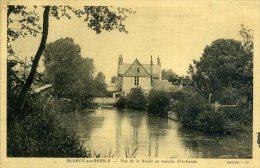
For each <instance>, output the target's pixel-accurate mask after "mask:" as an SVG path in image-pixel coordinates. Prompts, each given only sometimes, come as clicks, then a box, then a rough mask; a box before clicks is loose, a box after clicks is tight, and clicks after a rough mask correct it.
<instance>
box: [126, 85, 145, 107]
mask: <svg viewBox="0 0 260 168" xmlns="http://www.w3.org/2000/svg"><path fill="white" fill-rule="evenodd" d="M145 106H146V99H145V96H144V92H143V90H142V89H141V88H132V89H131V91H130V93H129V95H128V96H127V108H131V109H134V110H143V109H145Z"/></svg>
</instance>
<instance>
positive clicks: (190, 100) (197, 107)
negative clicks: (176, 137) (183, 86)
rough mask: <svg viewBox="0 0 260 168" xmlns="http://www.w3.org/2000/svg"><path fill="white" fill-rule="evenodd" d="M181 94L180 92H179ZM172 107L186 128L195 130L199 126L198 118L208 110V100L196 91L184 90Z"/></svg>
mask: <svg viewBox="0 0 260 168" xmlns="http://www.w3.org/2000/svg"><path fill="white" fill-rule="evenodd" d="M178 92H180V91H178ZM181 92H182V93H181V94H179V95H181V96H178V98H176V99H175V100H174V101H173V102H172V105H171V109H172V111H174V112H175V113H176V115H177V118H178V119H179V121H180V122H181V123H182V125H183V126H184V127H186V128H195V127H196V126H197V125H196V124H197V123H196V120H197V116H198V115H199V114H200V113H201V112H203V111H205V110H208V109H209V107H208V105H207V103H206V100H205V99H204V98H203V97H202V96H201V95H199V94H198V93H197V92H195V91H190V90H183V91H181Z"/></svg>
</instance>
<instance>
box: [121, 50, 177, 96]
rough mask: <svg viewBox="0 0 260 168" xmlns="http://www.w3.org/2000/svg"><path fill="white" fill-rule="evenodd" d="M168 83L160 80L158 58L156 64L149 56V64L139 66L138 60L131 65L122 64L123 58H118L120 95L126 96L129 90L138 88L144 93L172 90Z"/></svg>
mask: <svg viewBox="0 0 260 168" xmlns="http://www.w3.org/2000/svg"><path fill="white" fill-rule="evenodd" d="M172 86H173V85H171V83H170V82H168V81H167V80H162V79H161V62H160V58H159V56H158V58H157V61H156V63H154V62H153V58H152V56H151V60H150V64H141V63H140V62H139V61H138V59H135V60H134V61H133V63H131V64H129V63H124V62H123V56H122V55H120V56H119V60H118V74H117V90H118V91H119V92H120V93H121V95H128V94H129V92H130V90H131V89H132V88H135V87H140V88H142V89H143V90H144V92H145V93H148V92H149V91H150V90H151V89H157V90H159V89H163V90H169V89H171V88H172Z"/></svg>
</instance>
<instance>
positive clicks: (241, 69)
mask: <svg viewBox="0 0 260 168" xmlns="http://www.w3.org/2000/svg"><path fill="white" fill-rule="evenodd" d="M251 63H252V55H250V54H248V52H247V50H246V48H245V47H244V46H243V44H242V43H241V42H240V41H237V40H233V39H218V40H216V41H213V42H212V44H211V45H210V46H206V48H205V49H204V52H203V54H202V57H201V58H200V60H199V61H196V60H194V66H191V65H190V67H189V73H190V74H191V77H192V80H193V85H194V87H195V88H196V89H197V90H198V91H199V92H200V93H202V94H204V95H205V96H208V95H209V94H210V93H211V94H212V96H213V100H219V99H221V97H222V96H223V95H225V94H224V93H227V91H229V92H230V91H231V90H233V91H234V92H237V93H233V95H236V96H238V95H241V96H248V95H247V94H246V92H245V91H243V89H245V86H246V85H247V84H249V85H250V83H251V82H252V75H251V74H252V65H251ZM221 93H223V94H221ZM237 99H238V97H237Z"/></svg>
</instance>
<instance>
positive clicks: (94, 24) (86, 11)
mask: <svg viewBox="0 0 260 168" xmlns="http://www.w3.org/2000/svg"><path fill="white" fill-rule="evenodd" d="M34 8H37V6H34ZM43 8H44V11H43V23H42V27H43V30H42V38H41V42H40V45H39V48H38V50H37V52H36V54H35V57H34V59H33V62H32V68H31V70H30V73H29V75H28V77H27V79H26V82H25V84H24V85H23V87H22V89H21V91H20V94H19V96H18V99H17V110H19V111H22V109H23V106H24V101H25V98H26V94H27V92H28V90H29V88H30V86H31V84H32V82H33V79H34V76H35V73H36V70H37V67H38V63H39V60H40V58H41V55H42V53H43V50H44V48H45V45H46V41H47V37H48V28H49V16H53V17H55V18H56V19H60V17H67V18H68V19H71V15H72V14H74V15H75V16H77V17H84V22H86V23H87V26H88V27H89V28H90V29H92V30H94V31H95V32H96V33H101V31H102V30H107V31H111V30H113V29H117V30H119V31H120V32H127V31H126V29H125V26H124V24H123V22H124V20H125V19H126V18H127V14H129V13H133V12H132V11H131V10H130V9H126V8H120V7H118V8H116V9H113V8H112V7H105V6H84V7H83V9H75V8H73V7H70V6H44V7H43ZM25 13H26V16H25V15H24V14H25ZM32 13H35V12H34V10H33V11H32V12H26V7H24V6H13V5H12V6H8V11H7V17H8V32H7V34H8V39H12V40H15V39H17V38H18V37H19V36H20V35H22V36H23V35H26V33H24V32H23V31H18V32H22V33H13V32H14V31H13V32H12V31H10V30H12V29H11V28H10V24H11V23H12V22H13V21H14V20H13V19H12V18H11V14H15V15H18V14H20V15H22V16H25V18H23V19H20V20H19V21H18V22H19V23H22V24H21V27H20V28H18V30H19V29H21V30H28V31H29V32H30V31H32V30H31V29H30V27H28V26H27V27H26V26H25V27H24V25H27V24H29V23H31V24H32V25H34V26H35V25H37V24H36V21H37V14H36V15H33V17H31V14H32ZM34 16H36V17H34ZM35 18H36V19H35ZM24 22H27V23H26V24H23V23H24ZM9 28H10V29H9ZM36 30H38V29H36ZM32 32H34V31H32ZM34 33H35V36H36V35H37V34H38V31H36V32H34ZM10 41H11V40H8V46H9V50H8V51H9V53H10V54H11V52H12V49H11V44H10Z"/></svg>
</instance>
